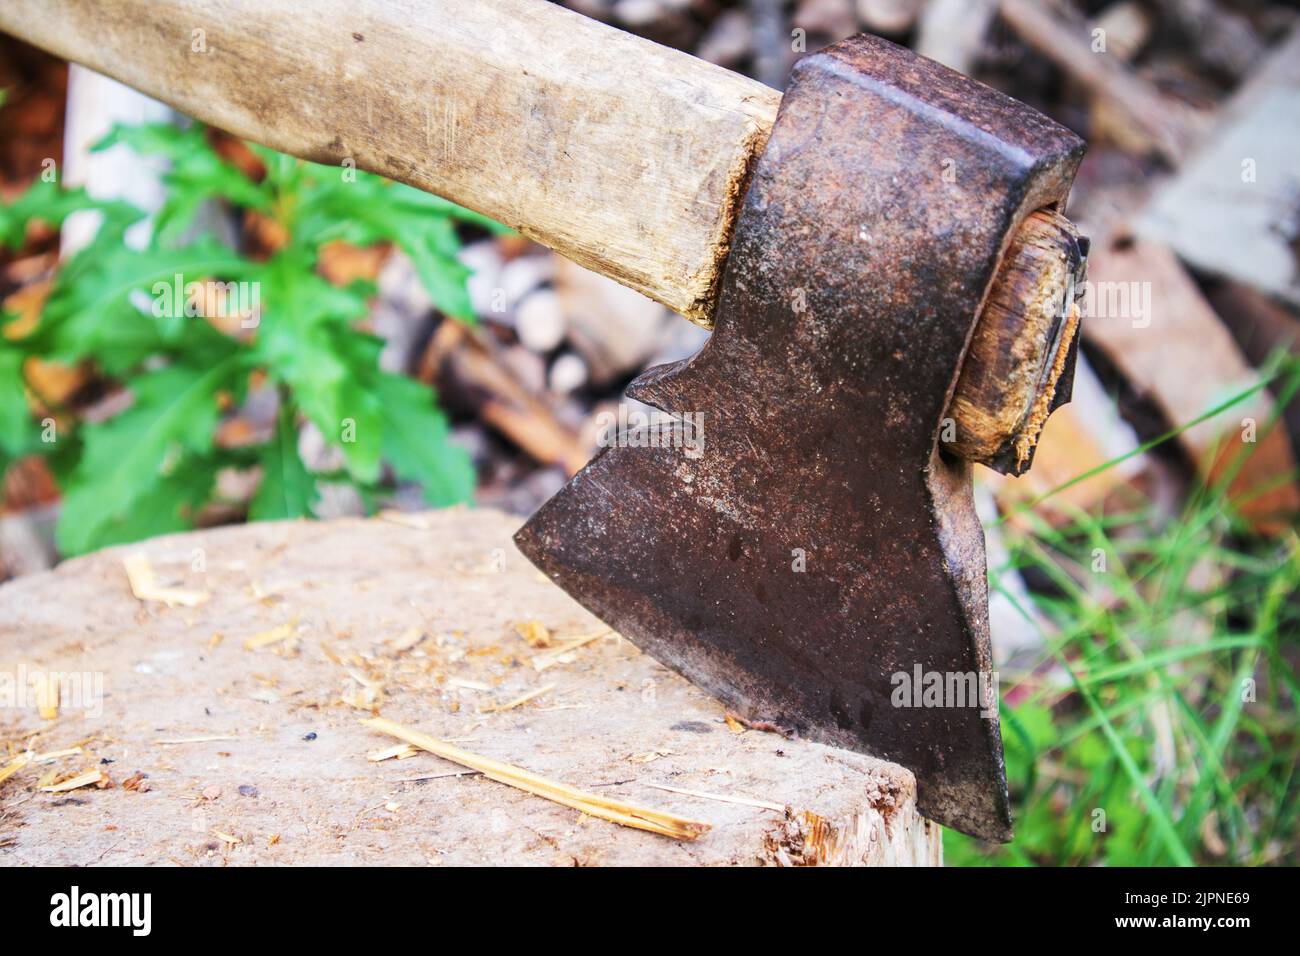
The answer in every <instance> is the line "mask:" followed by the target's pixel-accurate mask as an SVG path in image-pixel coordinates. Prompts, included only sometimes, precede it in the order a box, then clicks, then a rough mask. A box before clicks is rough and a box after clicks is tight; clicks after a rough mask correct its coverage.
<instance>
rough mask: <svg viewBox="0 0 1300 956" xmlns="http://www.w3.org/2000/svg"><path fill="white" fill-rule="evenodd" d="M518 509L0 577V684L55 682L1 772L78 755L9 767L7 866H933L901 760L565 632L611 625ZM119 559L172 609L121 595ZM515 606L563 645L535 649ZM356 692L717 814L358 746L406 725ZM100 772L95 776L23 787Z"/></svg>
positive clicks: (349, 522) (189, 542)
mask: <svg viewBox="0 0 1300 956" xmlns="http://www.w3.org/2000/svg"><path fill="white" fill-rule="evenodd" d="M517 524H518V521H517V519H514V518H511V517H508V516H506V515H503V514H500V513H498V512H491V511H466V510H451V511H443V512H429V513H422V514H413V515H386V516H381V517H380V518H376V519H369V520H362V519H343V520H338V521H331V522H319V523H312V522H278V523H267V524H253V525H244V526H236V527H228V528H222V529H217V530H204V531H196V532H190V533H186V534H179V535H173V536H169V537H164V538H158V539H154V540H151V541H147V542H144V543H142V544H138V545H129V546H125V547H119V548H112V549H109V550H106V551H102V552H98V553H96V554H92V555H89V556H86V557H82V558H78V559H76V560H73V561H69V562H66V563H65V564H63V565H61V566H60V567H58V568H57V569H55V570H53V571H49V572H44V573H41V574H36V575H32V576H29V577H25V578H20V579H18V580H15V581H12V582H10V583H8V584H6V585H4V586H3V587H0V648H3V651H0V675H8V676H10V677H11V681H10V687H9V690H10V691H11V692H13V691H14V683H13V680H12V678H14V677H17V676H24V677H27V678H29V679H30V678H36V677H48V676H54V675H63V677H64V678H65V680H64V682H63V684H62V689H63V694H62V699H61V701H60V707H59V710H58V715H57V717H56V718H55V719H54V720H44V719H42V718H41V716H40V715H39V713H38V711H37V709H36V705H35V701H34V699H26V698H24V699H22V700H19V701H16V703H18V704H21V706H16V707H14V708H10V709H7V710H6V711H5V716H4V723H3V724H0V776H2V775H3V769H2V768H3V767H4V766H5V765H6V763H7V761H9V759H10V757H11V756H14V755H18V754H21V753H23V752H25V751H27V750H30V752H31V754H32V755H33V756H34V757H35V758H37V760H38V759H40V758H41V756H42V755H44V754H51V753H53V754H57V753H58V752H60V751H63V750H72V751H73V752H72V753H70V754H67V755H64V756H55V757H51V758H46V759H47V762H43V763H38V762H37V760H31V761H29V762H28V763H26V764H24V765H22V766H21V767H19V768H18V769H17V770H15V771H14V773H13V774H12V776H10V777H9V778H8V779H7V780H5V781H4V782H3V783H0V863H3V864H7V865H29V864H90V863H103V864H154V863H167V862H178V863H186V864H196V863H197V864H211V865H218V864H222V863H229V864H243V865H254V864H261V865H267V864H342V863H352V864H366V863H383V864H406V865H412V864H415V865H423V864H425V863H427V862H440V863H446V864H549V865H559V866H571V865H574V864H581V865H595V864H629V865H733V864H782V865H784V864H803V863H808V864H812V863H815V864H822V865H843V866H850V865H853V866H857V865H902V864H920V865H937V864H938V863H939V862H940V854H941V850H940V839H939V837H940V833H939V828H938V827H937V826H935V825H934V824H931V823H928V822H927V821H925V820H924V819H922V818H921V817H920V816H918V814H917V811H916V807H915V782H914V780H913V778H912V775H911V774H910V773H909V772H908V771H906V770H904V769H903V768H901V767H898V766H896V765H893V764H889V763H886V762H883V761H880V760H875V759H872V758H870V757H865V756H863V755H860V754H856V753H852V752H849V751H843V750H837V749H834V748H830V747H824V746H820V745H817V744H812V743H808V742H806V741H803V740H798V739H787V738H786V737H784V736H782V735H781V734H778V733H774V732H769V731H766V730H762V729H745V728H744V727H743V726H741V725H739V724H734V725H729V723H728V721H727V719H726V714H725V712H724V710H723V708H722V707H721V705H719V704H718V703H717V702H715V701H714V700H713V699H711V698H710V697H708V696H707V695H705V694H704V693H703V692H702V691H700V690H698V689H696V688H695V687H693V686H691V685H690V684H689V683H687V682H686V681H685V680H683V679H682V678H680V677H678V676H677V675H676V674H674V673H672V672H670V671H668V670H667V669H665V668H664V667H662V666H661V665H659V664H657V663H656V662H655V661H653V660H652V659H650V658H649V657H647V656H645V655H643V654H640V653H638V652H637V650H636V649H635V648H634V647H633V646H632V645H631V644H629V643H628V642H627V641H624V640H622V639H620V638H618V637H617V635H612V634H607V635H605V636H601V637H597V638H595V639H593V640H590V641H589V642H587V643H585V644H583V645H582V646H579V647H576V648H575V649H573V650H572V651H570V652H568V653H567V654H565V653H563V652H562V643H563V642H565V641H566V640H568V639H571V638H575V637H583V636H586V637H590V636H591V635H593V634H602V633H603V632H604V631H605V630H606V629H605V628H603V627H602V626H601V625H600V623H599V622H598V621H596V620H595V619H594V618H593V617H591V615H589V614H588V613H587V612H586V611H584V610H583V609H582V608H581V607H579V606H578V605H577V604H576V603H574V602H573V600H572V599H570V598H569V597H568V596H567V595H565V594H564V593H563V592H562V591H560V590H559V589H558V588H556V587H555V586H554V585H552V584H551V583H549V582H548V581H546V580H544V579H543V578H542V577H541V575H539V574H538V573H537V572H536V570H534V569H533V568H532V566H531V565H529V564H528V562H527V561H526V560H525V559H524V558H523V557H522V556H521V555H520V554H519V553H518V552H516V551H515V550H514V547H513V545H512V544H511V541H510V535H511V534H512V533H513V531H514V530H515V528H516V526H517ZM133 554H143V555H144V557H145V562H146V566H147V568H148V569H149V570H151V571H152V572H153V575H154V577H155V578H156V584H157V585H158V586H160V587H161V588H163V590H162V591H161V592H159V594H158V596H159V597H163V598H167V599H169V600H171V601H172V602H173V604H175V606H171V607H169V606H167V604H165V603H163V602H162V601H141V600H140V599H138V598H137V597H135V596H133V594H132V590H131V587H130V585H129V583H128V579H127V574H126V571H125V569H124V559H125V558H126V557H128V556H129V555H133ZM139 566H140V562H139V561H138V560H136V561H135V562H134V568H135V570H136V572H137V574H138V572H139ZM138 583H139V582H138V581H137V585H138ZM205 595H206V597H205ZM187 604H191V605H193V606H186V605H187ZM529 622H540V624H541V625H543V626H544V627H545V628H546V630H547V631H548V632H549V635H550V640H551V641H552V642H554V643H556V644H559V645H561V647H560V648H558V649H557V648H556V647H550V648H547V647H535V646H532V644H530V642H529V641H528V640H526V639H525V638H524V637H522V636H520V633H519V630H520V629H521V630H523V631H524V633H526V634H530V635H531V636H532V638H533V641H534V642H537V641H538V640H539V637H540V634H541V632H540V631H539V630H538V629H537V627H536V626H532V627H529V626H527V625H528V623H529ZM218 635H220V638H219V637H218ZM250 648H251V649H250ZM548 661H549V662H551V666H548V667H545V669H540V670H539V669H538V667H537V665H538V664H539V663H546V662H548ZM81 674H86V675H89V676H87V677H86V678H85V679H84V680H82V681H81V688H82V689H83V690H87V689H89V691H90V692H88V693H83V694H80V695H77V694H74V693H72V691H73V690H74V689H76V688H74V686H73V682H72V681H71V679H70V678H71V676H72V675H81ZM96 675H97V676H98V678H99V679H100V680H101V681H102V685H101V686H100V691H101V692H100V693H99V694H95V693H93V689H94V687H95V679H96ZM542 688H548V689H546V690H544V691H542V692H541V693H538V694H536V696H534V697H532V698H530V699H527V700H524V701H523V702H520V698H522V697H525V696H526V695H527V694H529V693H532V692H535V691H538V690H541V689H542ZM3 689H4V688H3V687H2V686H0V690H3ZM511 705H513V706H511ZM374 711H377V712H378V713H380V714H381V715H382V716H383V717H385V718H387V719H388V720H393V721H396V722H398V723H400V724H402V725H404V726H406V727H409V728H414V729H416V730H419V731H421V732H423V733H425V734H429V735H432V736H434V737H437V738H440V739H443V740H448V739H450V740H451V741H452V742H453V743H454V745H455V746H456V747H459V748H461V749H462V750H468V751H472V752H474V753H476V754H480V755H483V756H486V757H489V758H492V759H494V760H497V761H502V762H504V763H509V764H513V765H515V766H518V767H523V768H525V769H526V770H528V771H531V772H533V773H536V774H541V775H543V776H545V777H548V778H550V779H552V780H556V781H559V782H561V783H564V784H567V785H569V786H571V787H576V788H578V789H580V790H585V791H589V792H591V793H595V794H599V795H600V796H601V797H603V798H608V799H614V800H620V801H626V802H630V803H634V804H636V805H638V806H640V807H646V808H651V809H654V810H659V811H665V812H670V813H673V814H676V815H678V816H681V817H686V818H689V819H690V820H694V821H702V822H705V823H708V824H711V829H710V830H709V831H708V832H707V833H705V834H704V835H702V836H700V837H699V838H697V839H695V840H693V841H689V842H687V841H679V840H676V839H672V838H669V837H665V836H660V835H656V834H654V833H649V832H645V831H642V830H638V829H632V828H629V827H625V826H621V825H618V824H615V823H612V822H608V821H606V820H603V819H596V818H594V817H590V816H585V815H583V814H581V813H579V812H577V811H576V810H574V809H571V808H569V807H566V806H562V805H560V804H558V803H554V802H551V801H549V800H547V799H543V798H542V797H539V796H537V795H534V794H532V793H526V792H523V791H521V790H519V789H516V788H514V787H512V786H508V785H506V784H504V783H499V782H496V781H494V780H489V779H486V778H484V777H481V776H476V775H467V774H464V771H463V768H461V767H459V766H458V765H456V764H452V763H449V762H448V761H446V760H443V759H441V758H439V757H435V756H432V755H431V754H427V753H423V752H421V753H419V754H418V755H416V756H412V757H409V758H407V759H397V758H392V759H386V760H381V761H372V760H369V759H367V755H368V754H375V753H376V752H378V751H383V750H385V749H389V748H391V747H392V746H393V745H394V744H396V743H398V741H396V740H394V739H393V738H392V737H389V736H385V735H384V734H382V733H378V732H377V731H376V730H375V729H372V728H368V727H366V726H363V725H362V723H361V720H362V719H364V718H369V717H371V716H372V712H374ZM737 731H739V732H737ZM78 745H79V746H80V747H81V750H80V751H76V750H75V748H76V747H77V746H78ZM104 759H107V760H110V761H112V762H111V763H102V762H101V761H103V760H104ZM95 770H98V771H100V772H101V773H102V774H104V775H105V776H107V777H108V778H110V779H111V780H112V781H113V785H112V786H108V787H106V788H104V789H100V787H99V785H96V784H94V783H90V784H87V785H84V786H81V787H79V788H77V789H72V790H64V791H62V792H47V791H45V790H43V789H42V786H41V785H42V784H44V786H51V787H54V788H56V790H57V788H59V787H61V786H63V785H64V783H65V782H66V783H68V784H69V785H71V784H72V783H76V782H77V778H78V776H80V775H81V774H82V773H84V772H87V771H95ZM51 771H54V773H51ZM458 773H460V774H461V775H459V776H457V775H455V774H458ZM141 774H144V775H147V776H140V775H141ZM86 779H89V778H86ZM659 787H670V788H673V789H672V790H664V789H659ZM681 791H694V792H695V793H696V794H707V795H709V796H707V797H705V796H698V795H693V794H690V793H684V792H681ZM724 798H725V799H724ZM737 800H739V801H741V802H734V801H737ZM769 805H770V806H769ZM771 807H776V808H777V809H772V808H771ZM786 808H788V809H786ZM235 841H238V842H235Z"/></svg>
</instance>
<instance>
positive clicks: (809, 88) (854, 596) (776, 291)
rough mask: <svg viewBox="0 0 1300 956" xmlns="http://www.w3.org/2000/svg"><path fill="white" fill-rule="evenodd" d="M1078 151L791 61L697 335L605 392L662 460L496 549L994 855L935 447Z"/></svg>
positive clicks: (898, 57)
mask: <svg viewBox="0 0 1300 956" xmlns="http://www.w3.org/2000/svg"><path fill="white" fill-rule="evenodd" d="M1082 149H1083V144H1082V142H1081V141H1080V140H1079V139H1078V138H1077V137H1075V136H1074V135H1073V134H1071V133H1069V132H1068V131H1067V130H1064V129H1063V128H1061V127H1059V126H1057V125H1056V124H1054V123H1052V122H1051V121H1050V120H1048V119H1046V118H1045V117H1043V116H1041V115H1040V114H1038V113H1037V112H1035V111H1034V110H1032V109H1030V108H1029V107H1026V106H1023V105H1022V104H1019V103H1017V102H1015V101H1013V100H1010V99H1008V98H1007V97H1005V96H1003V95H1001V94H999V93H996V92H995V91H992V90H990V89H988V88H986V87H983V86H981V85H979V84H977V83H975V82H974V81H971V80H969V79H967V78H965V77H963V76H961V75H960V74H957V73H954V72H952V71H950V70H947V69H945V68H943V67H941V66H938V65H937V64H934V63H932V62H930V61H928V60H924V59H922V58H920V57H917V56H915V55H914V54H912V53H910V52H909V51H906V50H904V49H901V48H899V47H896V46H894V45H893V44H890V43H887V42H885V41H883V40H878V39H875V38H872V37H867V36H860V37H854V38H852V39H849V40H846V41H843V42H841V43H838V44H836V45H835V46H832V47H830V48H829V49H828V50H826V51H824V52H822V53H820V54H817V55H814V56H810V57H807V58H805V59H804V60H802V61H801V62H800V63H799V64H798V66H797V67H796V69H795V71H794V74H793V77H792V83H791V88H790V90H789V92H788V93H787V94H786V96H785V99H784V100H783V101H782V104H781V110H780V113H779V115H778V118H777V122H776V125H775V128H774V130H773V133H772V136H771V139H770V141H769V143H768V146H767V148H766V151H765V152H764V154H763V155H762V157H761V158H760V160H759V162H758V164H757V166H756V168H755V170H754V173H753V176H752V180H751V183H750V186H749V190H748V193H747V195H746V198H745V202H744V207H743V210H742V212H741V216H740V220H739V223H738V226H737V231H736V237H735V242H734V245H733V249H732V252H731V255H730V257H729V260H728V262H727V266H726V272H725V277H724V280H723V283H724V284H723V290H722V299H721V305H720V308H719V312H718V320H717V326H716V331H715V333H714V335H713V337H712V338H711V339H710V341H709V342H708V343H707V344H706V346H705V347H704V348H703V349H702V350H701V351H700V353H699V354H698V355H696V356H694V357H693V358H691V359H689V360H687V361H685V362H681V363H677V364H675V365H668V366H660V367H658V368H655V369H652V370H650V371H649V372H647V373H646V374H644V375H643V376H642V377H641V378H639V379H638V380H637V381H636V382H634V383H633V385H632V387H631V388H630V389H629V392H628V394H629V396H630V397H632V398H635V399H639V400H641V401H644V402H647V403H649V404H651V405H654V406H655V407H657V408H659V409H663V410H664V411H666V412H669V413H672V414H674V415H677V416H680V417H681V425H680V426H679V427H678V428H676V429H675V430H673V431H672V432H669V433H668V434H667V436H666V437H668V438H669V439H674V440H668V441H663V440H662V439H663V438H665V432H664V431H654V432H653V434H651V433H642V434H641V435H639V436H636V435H633V436H627V435H624V436H622V438H623V440H622V441H617V442H615V443H614V444H615V445H616V446H617V447H610V448H606V449H605V450H604V451H603V452H602V453H601V454H600V455H599V456H598V457H597V458H596V459H595V460H594V461H592V462H591V464H589V465H588V466H587V467H586V469H584V470H583V471H582V472H581V473H579V474H578V475H577V476H576V477H575V478H574V479H573V481H572V482H571V483H570V484H569V485H568V486H567V487H566V488H564V489H563V490H562V491H561V492H560V493H559V494H558V495H556V496H555V498H553V499H552V500H551V501H549V502H547V503H546V504H545V505H543V506H542V508H541V509H540V510H539V511H538V512H537V514H536V515H534V516H533V518H532V519H531V520H530V521H529V522H528V523H527V525H525V527H524V528H523V529H522V530H521V531H520V532H519V534H518V536H517V538H516V541H517V543H518V545H519V547H520V549H521V550H522V551H523V552H524V553H525V554H526V555H527V556H528V557H529V558H530V559H532V560H533V561H534V562H535V563H536V564H537V565H538V566H539V567H540V568H541V569H542V570H543V571H545V572H546V573H547V574H548V575H550V576H551V577H552V578H554V579H555V581H556V582H558V583H559V584H560V585H561V586H562V587H563V588H564V589H565V590H567V591H568V592H569V593H570V594H572V595H574V596H575V597H576V598H577V599H578V600H579V601H580V602H582V604H584V605H585V606H586V607H588V608H589V609H591V610H592V611H594V612H595V613H596V614H597V615H599V616H600V617H601V618H603V619H604V620H605V621H606V622H608V623H609V624H610V625H611V626H612V627H614V628H616V629H617V630H619V631H620V632H621V633H623V634H625V635H627V636H628V637H629V638H631V639H632V640H633V641H635V642H636V643H637V644H638V645H639V646H640V647H641V648H643V649H644V650H646V651H648V652H649V653H651V654H653V655H654V656H655V657H657V658H658V659H659V660H660V661H662V662H663V663H665V664H667V665H669V666H671V667H673V668H675V669H677V670H679V671H680V672H682V673H683V674H685V675H686V676H687V677H688V678H690V679H691V680H692V681H694V682H695V683H697V684H698V685H699V686H701V687H703V688H705V689H706V690H708V691H710V692H712V693H713V694H715V695H717V696H718V697H719V698H721V699H722V700H723V701H724V702H726V703H727V704H730V705H732V706H734V707H736V708H739V709H742V710H743V711H744V712H747V713H749V714H752V715H754V716H756V717H762V718H767V719H770V720H773V721H775V722H776V723H778V724H781V725H783V726H787V727H789V728H791V729H793V730H795V731H797V732H799V733H800V734H802V735H804V736H807V737H810V738H813V739H815V740H820V741H823V742H826V743H830V744H834V745H838V746H845V747H850V748H853V749H856V750H860V751H863V752H865V753H868V754H873V755H876V756H879V757H882V758H885V759H888V760H892V761H895V762H897V763H900V764H902V765H903V766H905V767H908V768H910V769H911V770H912V771H913V773H914V774H915V775H916V778H917V781H918V797H919V806H920V808H921V810H922V812H924V813H925V814H926V815H927V816H929V817H931V818H932V819H934V820H937V821H939V822H940V823H943V824H946V825H950V826H952V827H955V828H957V829H959V830H962V831H964V832H967V833H972V834H976V835H979V836H982V837H986V838H990V839H995V840H1008V839H1010V836H1011V818H1010V811H1009V808H1008V799H1007V788H1006V777H1005V772H1004V769H1003V763H1002V742H1001V737H1000V733H999V727H998V718H997V700H996V686H995V684H994V683H993V681H992V680H991V677H992V667H993V664H992V655H991V652H990V646H989V633H988V595H987V585H986V579H985V574H986V571H985V558H984V538H983V530H982V529H981V527H980V524H979V521H978V519H977V518H976V516H975V512H974V508H973V506H972V500H971V480H970V469H971V466H970V465H969V464H968V463H966V462H964V461H960V460H958V459H954V458H950V457H948V456H947V455H945V454H944V453H943V452H941V451H940V450H939V445H938V438H939V432H940V429H941V416H942V415H943V414H944V409H945V406H946V404H947V401H948V397H949V395H950V393H951V390H952V388H953V383H954V381H955V379H956V376H957V374H958V372H959V369H960V365H961V361H962V356H963V353H964V350H965V348H966V344H967V342H968V340H969V337H970V334H971V330H972V328H973V326H974V323H975V320H976V316H977V315H978V313H979V310H980V305H981V302H982V300H983V298H984V296H985V294H986V291H987V290H988V288H989V286H990V283H991V281H992V280H993V277H994V273H995V270H996V268H997V265H998V262H999V256H1000V254H1001V252H1002V251H1003V249H1004V248H1005V247H1006V244H1007V242H1008V239H1009V237H1010V236H1011V235H1012V234H1013V232H1014V230H1015V228H1016V226H1017V225H1018V224H1019V223H1020V222H1021V221H1022V220H1023V219H1024V217H1025V216H1026V215H1028V214H1029V213H1030V212H1031V211H1033V210H1034V209H1036V208H1040V207H1044V206H1049V205H1052V204H1060V203H1062V202H1063V201H1064V198H1065V196H1066V193H1067V191H1068V188H1069V183H1070V180H1071V178H1072V176H1073V174H1074V171H1075V169H1076V167H1077V165H1078V161H1079V158H1080V156H1081V154H1082ZM656 439H659V440H656ZM936 686H937V689H938V691H939V693H938V694H936V693H935V690H936ZM958 697H960V698H961V699H957V698H958Z"/></svg>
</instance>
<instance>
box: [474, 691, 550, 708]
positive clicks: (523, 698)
mask: <svg viewBox="0 0 1300 956" xmlns="http://www.w3.org/2000/svg"><path fill="white" fill-rule="evenodd" d="M552 690H555V685H554V684H547V685H546V686H545V687H539V688H537V689H536V690H530V691H529V692H528V693H526V694H522V695H520V696H519V697H516V698H515V699H514V700H511V701H507V702H506V703H504V704H489V705H488V706H487V707H480V708H479V709H478V712H479V713H480V714H499V713H501V712H502V711H505V710H514V709H515V708H516V707H519V706H521V705H523V704H526V703H528V702H529V701H530V700H532V699H533V698H534V697H541V696H542V695H543V694H545V693H546V692H547V691H552Z"/></svg>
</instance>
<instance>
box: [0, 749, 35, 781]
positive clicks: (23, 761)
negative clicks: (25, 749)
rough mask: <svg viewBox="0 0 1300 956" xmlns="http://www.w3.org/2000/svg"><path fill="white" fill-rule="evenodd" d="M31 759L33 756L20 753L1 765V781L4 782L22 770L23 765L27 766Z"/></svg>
mask: <svg viewBox="0 0 1300 956" xmlns="http://www.w3.org/2000/svg"><path fill="white" fill-rule="evenodd" d="M30 760H31V757H30V756H29V755H28V754H20V755H19V756H17V757H15V758H14V759H13V760H11V761H9V762H8V763H7V764H5V765H4V766H3V767H0V783H4V782H5V781H6V780H8V779H9V778H10V777H12V776H13V775H14V774H16V773H17V772H18V771H19V770H22V769H23V767H25V766H27V764H28V763H29V762H30Z"/></svg>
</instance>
